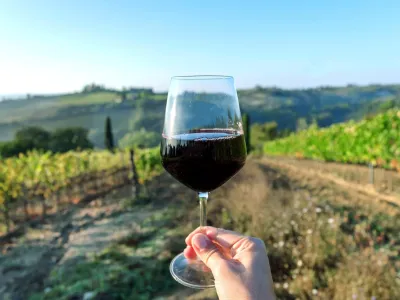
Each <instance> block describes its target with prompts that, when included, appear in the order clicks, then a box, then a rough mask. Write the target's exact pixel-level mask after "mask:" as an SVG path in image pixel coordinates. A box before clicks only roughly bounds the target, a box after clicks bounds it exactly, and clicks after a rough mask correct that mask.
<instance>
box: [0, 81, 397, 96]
mask: <svg viewBox="0 0 400 300" xmlns="http://www.w3.org/2000/svg"><path fill="white" fill-rule="evenodd" d="M96 84H100V85H103V84H102V83H96ZM349 85H355V86H360V87H362V86H369V85H400V81H398V82H384V83H382V82H371V83H367V84H357V83H347V84H344V85H330V84H322V85H316V86H303V87H281V86H276V85H262V84H254V85H253V86H249V87H236V88H237V89H238V90H246V89H253V88H255V87H256V86H261V87H263V88H279V89H283V90H302V89H316V88H320V87H327V86H329V87H332V88H340V87H346V86H349ZM83 86H84V85H82V87H83ZM104 87H105V88H106V89H116V90H119V89H120V88H116V87H111V86H107V85H104ZM127 87H132V88H152V87H151V86H144V87H142V86H135V85H131V86H127ZM153 90H154V92H156V93H168V89H166V90H156V89H153ZM81 91H82V88H80V89H77V90H74V91H65V92H58V93H5V94H0V101H1V100H3V98H10V99H24V98H26V95H27V94H31V95H43V96H52V95H55V96H56V95H64V94H72V93H79V92H81Z"/></svg>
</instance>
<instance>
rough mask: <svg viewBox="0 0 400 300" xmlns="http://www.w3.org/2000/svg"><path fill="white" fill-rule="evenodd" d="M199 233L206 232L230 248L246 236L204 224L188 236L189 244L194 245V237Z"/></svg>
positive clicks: (212, 238) (223, 245)
mask: <svg viewBox="0 0 400 300" xmlns="http://www.w3.org/2000/svg"><path fill="white" fill-rule="evenodd" d="M197 233H203V234H206V235H207V236H208V237H209V238H210V239H211V240H213V241H215V242H217V243H218V244H219V245H221V246H222V247H224V248H228V249H230V248H232V246H233V245H234V244H236V243H237V242H238V241H240V240H241V239H243V238H245V236H244V235H242V234H240V233H237V232H234V231H230V230H225V229H222V228H215V227H212V226H203V227H198V228H196V229H195V230H194V231H193V232H191V233H190V234H189V235H188V236H187V238H186V239H185V242H186V244H187V245H188V246H191V245H192V237H193V236H194V235H195V234H197Z"/></svg>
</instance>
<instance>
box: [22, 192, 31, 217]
mask: <svg viewBox="0 0 400 300" xmlns="http://www.w3.org/2000/svg"><path fill="white" fill-rule="evenodd" d="M22 201H23V203H24V214H25V221H26V222H28V220H29V211H28V200H27V199H26V197H25V194H24V198H23V199H22Z"/></svg>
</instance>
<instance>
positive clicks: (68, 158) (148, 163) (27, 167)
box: [0, 149, 161, 231]
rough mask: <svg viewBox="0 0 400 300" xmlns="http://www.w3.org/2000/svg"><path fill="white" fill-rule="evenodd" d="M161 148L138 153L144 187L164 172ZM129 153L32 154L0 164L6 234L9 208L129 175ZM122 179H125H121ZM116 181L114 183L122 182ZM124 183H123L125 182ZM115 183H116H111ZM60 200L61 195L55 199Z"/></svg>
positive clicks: (126, 178)
mask: <svg viewBox="0 0 400 300" xmlns="http://www.w3.org/2000/svg"><path fill="white" fill-rule="evenodd" d="M158 151H159V150H158V149H140V150H137V151H135V165H136V168H137V173H138V174H137V176H138V181H139V183H141V184H143V183H144V182H146V181H147V180H149V179H151V178H152V177H153V176H154V175H156V174H158V173H159V172H160V171H161V165H160V161H159V160H160V158H159V152H158ZM128 157H129V153H128V150H126V151H125V150H124V151H116V152H115V153H111V152H109V151H82V152H67V153H63V154H53V153H50V152H46V153H40V152H38V151H32V152H29V153H27V154H21V155H19V157H15V158H8V159H5V160H3V161H0V210H1V211H2V212H3V219H4V223H6V224H5V225H6V229H7V231H9V230H10V224H9V219H10V217H9V211H10V207H12V206H13V207H15V206H16V205H17V206H19V205H20V203H23V206H25V214H27V212H26V211H27V209H26V206H27V205H28V204H29V202H30V201H33V200H34V199H38V198H39V199H42V201H43V207H44V208H43V210H44V211H45V202H46V201H47V202H48V201H49V200H48V199H52V198H54V197H53V196H54V195H59V194H60V193H63V192H64V193H65V192H66V191H72V190H75V189H76V188H78V189H79V186H83V185H84V184H85V183H88V182H95V184H94V186H93V189H100V188H102V186H101V185H96V182H99V180H100V181H101V180H103V181H104V180H105V179H107V178H109V177H114V178H115V179H116V178H117V177H121V176H123V177H125V181H126V180H128V176H129V168H128V167H129V159H128ZM121 180H122V179H121ZM121 180H115V183H117V182H118V183H119V184H120V183H121ZM122 181H123V180H122ZM112 182H113V183H114V181H112ZM56 198H57V199H58V196H57V197H56Z"/></svg>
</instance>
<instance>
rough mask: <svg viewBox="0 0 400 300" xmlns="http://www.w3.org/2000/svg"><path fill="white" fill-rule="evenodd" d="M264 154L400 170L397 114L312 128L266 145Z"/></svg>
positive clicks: (399, 126) (391, 112) (399, 140)
mask: <svg viewBox="0 0 400 300" xmlns="http://www.w3.org/2000/svg"><path fill="white" fill-rule="evenodd" d="M264 152H265V153H267V154H274V155H290V156H296V157H298V158H311V159H317V160H323V161H337V162H343V163H354V164H372V165H376V166H380V167H384V168H389V169H395V170H397V171H400V161H399V157H400V111H399V110H390V111H388V112H386V113H383V114H380V115H377V116H375V117H373V118H371V119H364V120H363V121H360V122H357V123H356V122H354V121H350V122H346V123H340V124H336V125H333V126H331V127H329V128H324V129H318V128H317V127H316V126H311V127H310V128H309V129H307V130H303V131H300V132H298V133H296V134H291V135H290V136H289V137H287V138H284V139H279V140H275V141H271V142H267V143H265V145H264Z"/></svg>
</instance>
